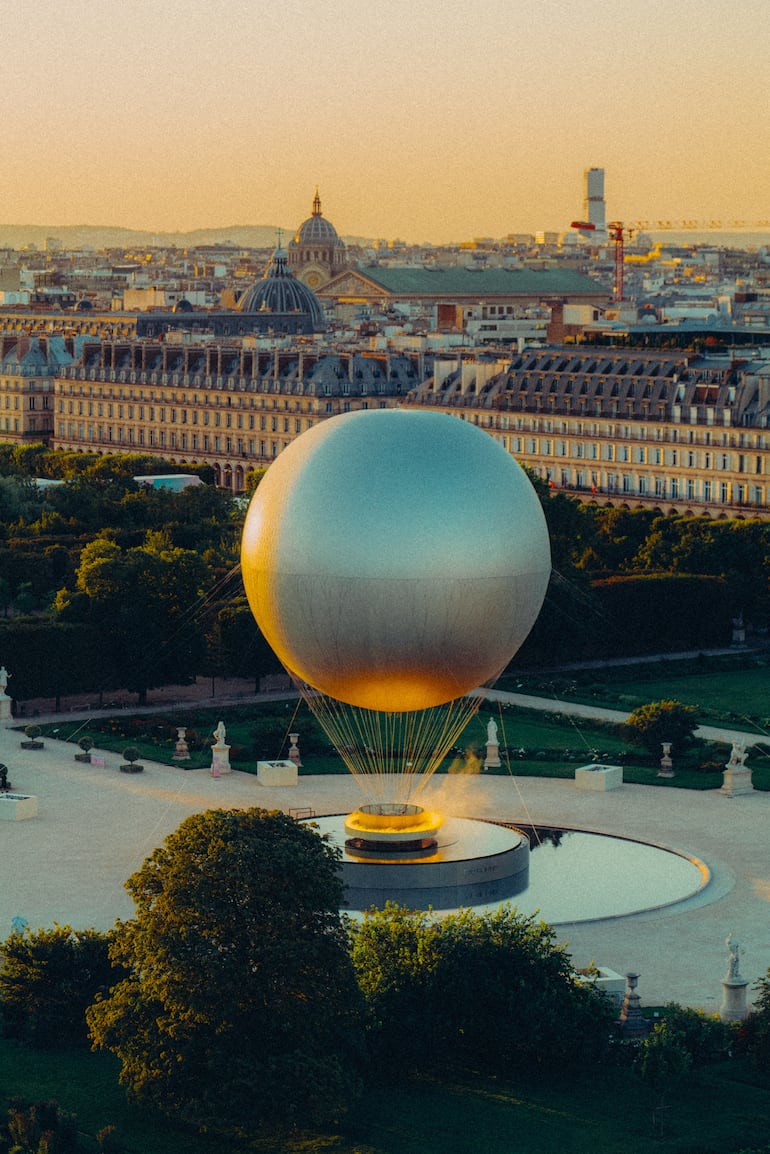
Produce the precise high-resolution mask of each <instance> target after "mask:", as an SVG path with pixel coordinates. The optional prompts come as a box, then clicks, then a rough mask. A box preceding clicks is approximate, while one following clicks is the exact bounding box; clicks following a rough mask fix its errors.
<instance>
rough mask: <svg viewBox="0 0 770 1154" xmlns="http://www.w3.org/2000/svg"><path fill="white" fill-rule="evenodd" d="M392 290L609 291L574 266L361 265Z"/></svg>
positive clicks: (480, 294)
mask: <svg viewBox="0 0 770 1154" xmlns="http://www.w3.org/2000/svg"><path fill="white" fill-rule="evenodd" d="M360 272H361V273H362V275H363V276H365V277H367V278H368V279H369V280H372V281H374V282H375V283H376V284H378V285H381V286H382V287H383V288H384V289H386V290H387V291H388V292H389V293H393V294H394V295H399V294H410V295H411V294H414V295H416V296H473V297H475V298H476V299H478V300H482V299H484V298H486V297H490V296H510V295H512V294H521V295H522V296H538V297H539V296H575V295H578V294H581V295H583V296H595V297H596V296H598V297H607V296H608V295H609V293H608V290H607V289H606V288H604V287H603V286H602V285H600V284H598V283H597V282H596V281H594V280H591V278H590V277H587V276H583V274H582V273H579V272H574V271H573V270H572V269H529V268H517V269H504V268H490V269H479V270H474V269H465V268H447V269H426V268H380V266H379V265H377V266H374V267H371V268H361V269H360Z"/></svg>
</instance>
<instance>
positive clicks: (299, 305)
mask: <svg viewBox="0 0 770 1154" xmlns="http://www.w3.org/2000/svg"><path fill="white" fill-rule="evenodd" d="M235 307H236V308H237V309H238V311H239V312H242V313H258V312H269V313H305V314H306V315H307V316H309V317H310V321H311V325H312V329H313V332H321V331H323V330H324V329H325V328H326V322H325V320H324V313H323V308H322V307H321V303H320V301H319V300H318V297H317V296H316V295H315V293H314V292H313V290H312V289H309V288H308V287H307V285H305V284H303V283H302V281H300V280H297V278H296V277H295V276H294V274H293V273H291V272H289V269H288V267H287V264H286V250H285V249H283V248H277V249H276V250H275V252H274V253H273V259H272V260H271V262H270V264H269V265H268V267H267V271H266V272H265V275H264V276H263V277H262V279H261V280H258V281H257V282H256V283H255V284H253V285H252V286H251V288H249V289H247V290H246V292H245V293H244V294H243V296H242V297H241V298H240V300H239V301H238V304H237V305H236V306H235Z"/></svg>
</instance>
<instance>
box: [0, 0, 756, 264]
mask: <svg viewBox="0 0 770 1154" xmlns="http://www.w3.org/2000/svg"><path fill="white" fill-rule="evenodd" d="M0 15H1V16H2V27H3V47H4V77H3V80H4V83H3V111H4V146H5V147H4V163H3V166H2V172H1V173H0V222H2V223H4V224H41V225H48V226H50V227H51V228H52V229H55V228H56V227H57V226H59V227H63V226H66V225H76V224H98V225H111V226H122V227H125V228H132V229H142V230H149V231H158V232H160V231H187V230H192V229H199V228H219V227H226V226H233V225H264V224H271V225H275V226H276V227H281V228H283V229H285V230H287V231H289V230H293V229H294V228H296V226H297V225H298V224H299V222H300V221H301V220H303V219H305V217H307V216H308V215H309V214H310V209H311V202H312V198H313V194H314V192H315V188H316V185H317V186H318V187H319V190H320V194H321V200H322V204H323V210H324V215H326V216H327V217H328V218H329V219H330V220H332V221H333V222H334V224H335V226H336V228H337V230H338V232H339V233H340V234H341V235H344V236H366V237H383V238H388V239H395V238H400V239H403V240H405V241H408V242H416V243H419V242H431V243H434V244H445V243H450V242H452V241H461V240H469V239H471V238H472V237H474V236H490V237H500V236H505V235H506V234H507V233H511V232H514V233H515V232H535V231H537V230H542V229H548V230H564V229H565V228H567V227H568V226H569V223H570V221H571V220H573V219H576V218H578V217H580V215H581V213H582V205H583V174H584V171H585V170H586V169H588V168H592V167H596V168H602V169H604V171H605V174H606V178H605V197H606V205H607V219H608V220H611V219H613V220H614V219H621V220H624V221H626V222H636V221H639V220H645V221H648V222H649V227H650V229H651V230H654V229H655V228H656V227H657V225H658V222H660V221H671V222H672V223H675V224H679V223H681V222H683V221H688V220H691V221H697V222H698V224H699V225H700V226H704V225H708V223H710V222H711V221H719V222H721V227H722V228H724V229H729V228H731V227H733V226H734V224H735V223H736V222H738V221H745V222H746V224H747V225H750V226H756V225H757V224H758V223H759V222H762V221H766V220H767V219H768V218H769V217H770V197H769V196H768V189H770V154H768V150H767V147H766V144H767V126H766V109H767V107H768V104H769V103H770V101H769V100H768V97H769V96H770V91H769V90H770V79H769V77H768V69H767V66H766V49H767V44H768V40H769V39H770V8H769V7H768V5H767V0H737V2H736V0H678V3H676V4H673V3H671V2H670V0H646V2H641V0H626V2H624V3H622V4H617V3H614V2H613V0H542V2H541V3H540V4H539V5H531V4H530V3H529V0H526V2H525V0H481V3H480V4H479V5H476V6H473V7H472V6H469V5H467V3H465V2H463V3H461V2H460V0H442V2H439V0H423V2H422V3H421V4H420V5H419V6H415V5H413V4H411V3H409V2H407V0H385V2H384V3H380V4H374V3H370V2H369V0H360V2H358V3H348V2H346V0H312V2H311V0H284V2H283V3H282V4H281V5H277V4H275V3H273V2H272V0H228V2H227V3H225V2H223V0H166V3H164V4H163V5H159V4H157V3H156V2H155V0H69V3H68V4H67V5H63V4H62V3H60V2H59V0H36V2H35V4H33V5H19V4H17V3H16V2H15V0H0Z"/></svg>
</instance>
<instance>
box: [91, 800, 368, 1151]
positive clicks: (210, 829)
mask: <svg viewBox="0 0 770 1154" xmlns="http://www.w3.org/2000/svg"><path fill="white" fill-rule="evenodd" d="M337 861H338V852H337V851H336V850H334V849H333V847H331V846H330V845H329V844H328V843H327V842H326V841H324V840H323V839H322V838H321V837H319V836H318V834H317V833H315V831H314V830H313V829H312V828H310V827H309V826H307V825H305V824H301V823H297V822H295V821H294V820H293V819H292V818H290V817H287V816H286V815H285V814H283V813H279V812H270V813H269V812H267V811H265V810H262V809H251V810H246V811H235V810H231V811H223V810H218V811H209V812H206V813H200V814H196V815H194V816H192V817H190V818H188V819H187V820H186V821H184V822H183V823H182V825H181V826H180V827H179V828H178V829H177V830H176V832H175V833H173V834H172V835H171V836H170V837H168V838H167V839H166V841H165V843H164V845H163V846H162V847H161V848H159V849H157V850H156V851H155V852H154V853H153V854H152V856H151V857H150V858H148V860H147V861H146V862H145V863H144V865H143V866H142V867H141V869H140V870H138V871H137V873H135V874H134V875H133V876H132V877H131V878H130V879H129V880H128V882H127V883H126V884H127V888H128V890H129V891H130V893H131V895H132V897H133V899H134V901H135V903H136V907H137V910H136V916H135V918H134V919H132V920H131V921H128V922H125V923H123V924H121V925H119V926H118V928H117V930H116V931H115V936H114V944H113V948H112V956H113V960H114V961H115V962H116V964H121V965H124V966H125V967H126V968H127V969H128V971H129V976H128V977H127V978H126V979H125V980H124V981H122V982H119V983H118V985H117V986H115V988H114V989H113V990H112V991H111V993H110V995H109V997H107V998H105V999H103V1000H101V1001H99V1002H97V1003H96V1004H95V1005H94V1006H93V1007H92V1008H91V1010H90V1011H89V1023H90V1027H91V1031H92V1037H93V1040H94V1043H95V1045H96V1046H98V1047H102V1048H106V1049H109V1050H112V1051H113V1052H114V1053H115V1054H117V1055H118V1057H119V1058H120V1060H121V1062H122V1073H121V1080H122V1082H123V1083H124V1085H125V1086H126V1087H127V1089H128V1091H129V1093H130V1094H131V1095H132V1096H133V1097H134V1098H136V1099H139V1100H144V1101H147V1102H151V1103H153V1104H154V1105H156V1106H157V1107H158V1108H160V1109H161V1110H163V1111H165V1112H167V1113H169V1114H172V1115H175V1116H177V1117H179V1118H181V1119H183V1120H185V1121H188V1122H190V1123H192V1124H194V1125H197V1126H202V1127H203V1126H205V1127H215V1128H224V1129H230V1130H232V1131H239V1132H244V1133H248V1132H254V1131H255V1130H256V1129H258V1128H259V1127H260V1126H261V1125H263V1124H266V1123H267V1124H287V1123H294V1122H298V1123H300V1124H310V1123H314V1122H316V1123H317V1122H323V1121H328V1120H331V1119H334V1118H336V1117H337V1116H338V1115H339V1114H340V1112H341V1111H342V1110H343V1109H344V1108H345V1106H346V1104H347V1103H348V1101H349V1100H350V1097H351V1095H352V1093H353V1091H354V1088H355V1085H356V1076H357V1073H356V1072H357V1063H358V1060H359V1057H360V1041H361V1038H362V1026H361V1016H360V1005H361V1002H360V995H359V993H358V988H357V986H356V981H355V976H354V973H353V968H352V964H351V960H350V956H349V952H348V948H347V937H346V931H345V927H344V924H343V921H342V919H341V916H340V913H339V906H340V903H341V901H342V882H341V879H340V874H339V871H338V866H337Z"/></svg>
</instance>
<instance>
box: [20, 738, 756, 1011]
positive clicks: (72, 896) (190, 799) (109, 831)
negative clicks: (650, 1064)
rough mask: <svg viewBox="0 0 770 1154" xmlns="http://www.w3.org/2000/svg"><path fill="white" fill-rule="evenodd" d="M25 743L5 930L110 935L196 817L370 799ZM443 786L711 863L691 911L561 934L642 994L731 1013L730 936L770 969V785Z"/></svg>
mask: <svg viewBox="0 0 770 1154" xmlns="http://www.w3.org/2000/svg"><path fill="white" fill-rule="evenodd" d="M22 737H23V734H22V733H20V732H19V731H18V730H15V729H12V728H10V726H9V725H8V724H7V723H6V725H5V727H3V728H0V762H3V763H5V765H7V766H8V769H9V780H10V782H11V783H12V785H13V788H14V791H16V792H19V793H24V794H32V795H34V796H36V797H37V798H38V806H39V813H38V816H37V817H35V818H32V819H29V820H26V821H16V822H11V821H3V822H0V845H1V846H2V863H3V864H2V871H3V877H2V884H0V937H4V936H5V935H6V934H7V933H9V932H10V930H11V923H12V919H13V918H15V917H22V918H24V919H25V920H26V921H27V923H28V924H29V925H30V926H31V927H33V928H37V927H40V926H50V925H52V924H53V923H54V922H58V923H59V924H60V925H71V926H73V927H75V928H84V927H90V926H94V927H96V928H98V929H102V930H106V929H108V928H109V927H111V926H112V925H113V924H114V922H115V920H116V919H117V918H123V919H125V918H129V917H131V915H132V913H133V905H132V903H131V900H130V898H129V896H128V894H127V892H126V890H125V888H124V882H125V880H126V878H128V877H129V875H130V874H131V873H132V872H133V871H134V870H136V869H137V868H138V867H139V866H140V865H141V863H142V861H143V860H144V859H145V858H146V857H147V856H148V854H150V853H151V852H152V850H153V849H154V848H155V847H156V846H158V845H160V844H161V843H162V841H163V839H164V838H165V837H166V836H167V835H168V834H169V833H171V832H172V831H173V830H175V829H176V828H177V826H178V825H179V823H180V822H181V821H182V820H183V819H184V818H185V817H187V816H188V815H189V814H191V813H196V812H199V811H202V810H206V809H211V808H218V807H221V808H238V809H240V808H247V807H250V806H262V807H264V808H267V809H281V810H284V811H286V812H289V811H290V810H292V809H301V808H305V807H307V808H309V809H312V810H313V812H314V813H315V814H317V815H319V816H320V815H322V814H335V813H346V812H349V811H350V810H352V809H355V808H356V807H357V806H358V805H359V804H360V802H361V794H360V791H359V788H358V786H357V785H356V783H355V781H354V780H353V779H352V778H351V777H350V776H349V775H347V774H340V775H339V776H326V777H300V779H299V784H298V786H297V787H295V788H282V789H271V788H265V787H264V786H262V785H260V784H259V783H258V781H257V779H256V777H255V776H252V775H249V774H244V773H238V772H233V773H231V774H228V775H226V776H224V777H220V778H214V777H212V776H211V773H210V772H209V771H208V770H206V769H199V770H189V771H186V770H183V769H181V768H179V767H177V766H164V765H160V764H157V763H152V762H148V761H146V760H145V761H144V765H145V770H144V772H143V773H141V774H136V775H127V774H122V773H120V772H119V770H118V765H119V763H120V761H121V758H120V756H119V755H118V754H115V753H106V754H105V766H104V767H101V766H94V765H85V764H81V763H79V762H76V761H75V759H74V753H75V752H76V747H75V746H73V745H71V744H65V743H61V742H57V741H52V740H51V739H50V738H46V739H45V748H44V749H42V750H39V751H28V750H23V749H21V748H20V745H19V742H20V739H21V738H22ZM94 752H97V751H94ZM750 753H751V751H750V750H749V761H750V760H751V758H750ZM434 787H435V788H434ZM430 788H431V789H433V793H431V795H430V797H427V798H426V802H427V803H429V804H436V805H438V806H440V807H442V808H443V809H444V810H445V812H447V813H453V814H456V815H459V816H464V817H475V818H482V819H483V818H487V819H496V820H504V821H519V822H522V823H524V822H526V823H528V824H538V823H539V824H549V825H555V826H564V827H568V828H577V829H585V830H590V831H595V832H598V833H612V834H618V835H623V836H629V837H634V838H638V839H641V840H645V841H649V842H653V843H655V844H657V845H661V846H663V847H666V848H669V849H675V850H678V851H680V852H683V853H685V854H687V855H689V856H692V857H695V858H698V859H700V860H702V861H704V862H705V863H706V865H707V866H708V868H709V871H710V874H711V877H710V881H709V883H708V885H707V886H706V887H705V888H704V889H703V890H702V891H701V892H699V893H698V894H696V895H695V896H693V897H690V898H687V899H686V900H684V901H682V902H680V903H678V904H676V905H673V906H668V907H665V908H662V909H657V910H652V911H648V912H645V913H641V914H636V915H632V916H626V917H620V918H614V919H602V920H598V921H593V922H583V923H573V924H569V925H560V926H559V927H558V928H557V937H558V940H559V941H560V942H565V943H566V944H567V947H568V949H569V951H570V954H571V955H572V957H573V960H574V962H575V964H576V965H578V966H585V965H587V964H588V963H590V962H592V961H593V962H595V963H596V964H597V965H602V966H607V967H609V968H610V969H613V970H616V971H618V972H619V973H621V974H623V973H626V972H627V971H629V970H636V971H637V972H639V973H640V975H641V978H640V982H639V993H640V995H641V997H642V1001H643V1003H646V1004H648V1005H657V1004H661V1003H663V1002H666V1001H678V1002H681V1003H683V1004H685V1005H691V1006H699V1007H701V1008H703V1009H704V1010H707V1011H712V1012H715V1011H717V1010H718V1009H719V1005H720V1002H721V997H722V988H721V982H720V980H721V978H722V977H723V976H724V974H725V971H726V966H727V949H726V946H725V938H726V937H727V936H728V934H732V936H733V939H734V940H737V941H738V942H739V943H740V945H741V948H742V950H743V951H744V952H743V954H742V956H741V973H742V974H743V976H744V977H745V978H747V979H749V981H751V982H753V981H754V980H756V979H757V978H758V977H760V976H762V975H763V974H764V973H765V972H766V971H767V968H768V966H770V836H769V831H770V793H759V792H754V793H752V794H749V795H746V796H741V797H734V798H727V797H724V796H722V795H720V794H719V793H718V792H716V791H708V792H693V791H689V790H680V789H676V788H660V789H658V788H651V787H645V786H637V785H623V786H622V787H621V788H619V789H614V790H610V791H607V792H590V791H581V790H577V789H576V788H575V785H574V782H572V781H557V780H551V779H540V778H515V777H508V776H490V775H481V776H475V777H470V776H457V777H454V776H453V777H445V776H441V777H436V778H434V779H433V782H432V783H431V787H430ZM628 884H629V885H630V886H632V885H633V879H629V882H628Z"/></svg>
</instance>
